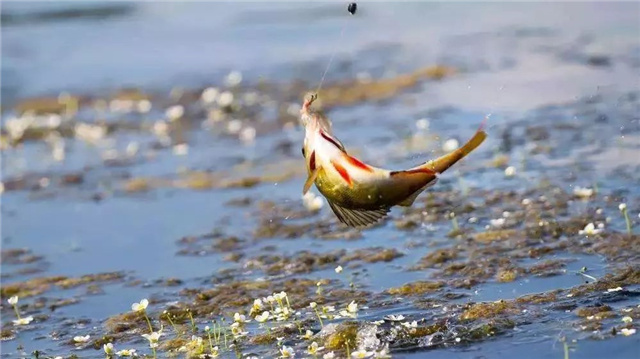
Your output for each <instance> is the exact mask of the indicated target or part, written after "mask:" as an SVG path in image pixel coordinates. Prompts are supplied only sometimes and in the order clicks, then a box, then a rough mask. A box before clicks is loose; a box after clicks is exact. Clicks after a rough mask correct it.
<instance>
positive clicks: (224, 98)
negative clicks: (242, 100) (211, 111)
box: [218, 91, 233, 107]
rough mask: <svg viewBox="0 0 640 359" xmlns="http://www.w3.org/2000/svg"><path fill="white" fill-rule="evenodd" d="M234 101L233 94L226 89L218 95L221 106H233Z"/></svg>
mask: <svg viewBox="0 0 640 359" xmlns="http://www.w3.org/2000/svg"><path fill="white" fill-rule="evenodd" d="M232 103H233V94H232V93H231V92H230V91H225V92H223V93H221V94H220V96H218V105H220V107H227V106H231V104H232Z"/></svg>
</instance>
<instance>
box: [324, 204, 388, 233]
mask: <svg viewBox="0 0 640 359" xmlns="http://www.w3.org/2000/svg"><path fill="white" fill-rule="evenodd" d="M327 202H328V203H329V206H330V207H331V209H332V210H333V213H335V214H336V217H338V219H339V220H340V222H342V223H344V224H346V225H347V226H349V227H356V228H362V227H368V226H370V225H372V224H374V223H377V222H378V221H380V220H381V219H382V218H384V217H386V216H387V214H388V213H389V208H386V207H385V208H380V209H374V210H360V209H349V208H344V207H340V206H338V205H337V204H335V203H333V202H331V201H327Z"/></svg>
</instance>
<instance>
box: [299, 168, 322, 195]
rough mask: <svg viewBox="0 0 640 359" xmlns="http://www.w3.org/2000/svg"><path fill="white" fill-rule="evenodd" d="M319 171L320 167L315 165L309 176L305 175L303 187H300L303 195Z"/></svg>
mask: <svg viewBox="0 0 640 359" xmlns="http://www.w3.org/2000/svg"><path fill="white" fill-rule="evenodd" d="M319 172H320V167H316V169H314V170H313V171H311V173H309V177H307V180H306V181H305V182H304V187H302V194H303V195H305V194H307V192H309V189H310V188H311V186H312V185H313V182H315V181H316V178H318V173H319Z"/></svg>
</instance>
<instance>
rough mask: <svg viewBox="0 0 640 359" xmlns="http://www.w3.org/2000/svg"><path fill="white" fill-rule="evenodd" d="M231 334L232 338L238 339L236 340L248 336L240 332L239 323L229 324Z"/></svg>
mask: <svg viewBox="0 0 640 359" xmlns="http://www.w3.org/2000/svg"><path fill="white" fill-rule="evenodd" d="M231 334H233V337H234V338H236V339H238V338H242V337H244V336H245V335H247V334H249V332H245V331H243V330H242V327H241V326H240V323H238V322H235V323H233V324H231Z"/></svg>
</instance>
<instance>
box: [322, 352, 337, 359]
mask: <svg viewBox="0 0 640 359" xmlns="http://www.w3.org/2000/svg"><path fill="white" fill-rule="evenodd" d="M335 357H336V355H335V353H334V352H328V353H327V354H325V355H323V356H322V359H333V358H335Z"/></svg>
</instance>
